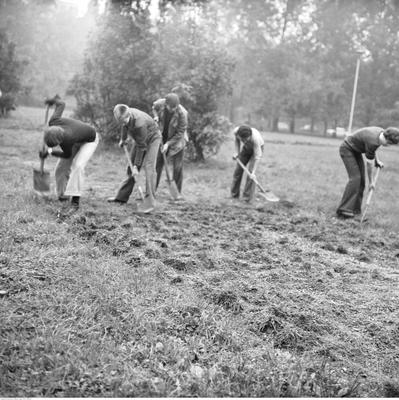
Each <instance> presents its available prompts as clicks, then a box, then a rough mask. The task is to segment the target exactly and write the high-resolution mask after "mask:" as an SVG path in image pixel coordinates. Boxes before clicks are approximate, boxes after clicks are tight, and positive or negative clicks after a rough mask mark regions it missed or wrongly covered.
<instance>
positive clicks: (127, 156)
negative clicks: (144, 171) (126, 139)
mask: <svg viewBox="0 0 399 400" xmlns="http://www.w3.org/2000/svg"><path fill="white" fill-rule="evenodd" d="M123 150H124V151H125V156H126V159H127V162H128V163H129V167H130V171H131V172H132V173H133V164H132V160H131V159H130V154H129V150H128V149H127V148H126V146H125V145H124V146H123ZM136 185H137V190H138V191H139V193H140V197H141V200H144V194H143V191H142V189H141V186H140V185H139V184H138V182H137V180H136Z"/></svg>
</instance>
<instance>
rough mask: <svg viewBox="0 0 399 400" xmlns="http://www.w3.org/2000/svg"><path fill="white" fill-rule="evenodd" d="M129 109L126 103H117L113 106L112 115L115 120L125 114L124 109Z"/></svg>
mask: <svg viewBox="0 0 399 400" xmlns="http://www.w3.org/2000/svg"><path fill="white" fill-rule="evenodd" d="M128 109H129V107H128V106H127V105H126V104H117V105H116V106H115V107H114V117H115V119H116V120H117V121H119V119H120V118H121V117H122V116H124V115H125V114H126V111H127V110H128Z"/></svg>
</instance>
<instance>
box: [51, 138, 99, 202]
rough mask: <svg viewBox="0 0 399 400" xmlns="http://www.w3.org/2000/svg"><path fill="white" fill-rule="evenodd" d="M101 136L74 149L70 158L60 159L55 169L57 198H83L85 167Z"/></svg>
mask: <svg viewBox="0 0 399 400" xmlns="http://www.w3.org/2000/svg"><path fill="white" fill-rule="evenodd" d="M99 139H100V137H99V135H98V133H97V134H96V140H95V141H94V142H90V143H83V144H82V145H81V146H77V147H76V150H75V149H74V151H73V153H72V156H71V157H70V158H60V159H59V160H58V163H57V166H56V167H55V182H56V193H57V196H58V197H59V196H79V197H80V196H81V195H82V190H83V183H84V175H85V167H86V165H87V163H88V161H89V160H90V158H91V156H92V155H93V154H94V152H95V150H96V148H97V146H98V142H99Z"/></svg>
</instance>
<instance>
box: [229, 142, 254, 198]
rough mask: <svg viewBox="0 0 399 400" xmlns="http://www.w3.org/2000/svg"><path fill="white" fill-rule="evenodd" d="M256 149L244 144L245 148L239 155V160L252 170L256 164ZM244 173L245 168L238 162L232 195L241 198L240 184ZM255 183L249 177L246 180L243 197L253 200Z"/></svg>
mask: <svg viewBox="0 0 399 400" xmlns="http://www.w3.org/2000/svg"><path fill="white" fill-rule="evenodd" d="M253 155H254V151H253V148H252V147H249V146H247V145H244V146H243V148H242V149H241V151H240V154H239V155H238V158H239V160H240V161H241V162H242V163H243V164H244V165H245V166H247V164H248V166H247V168H248V169H249V170H250V171H252V168H253V164H254V161H255V160H254V158H253ZM243 173H244V170H243V169H242V168H241V167H240V166H239V165H238V164H237V166H236V168H235V170H234V174H233V183H232V185H231V197H234V198H239V197H240V186H241V180H242V174H243ZM255 187H256V185H255V183H254V181H253V180H252V179H250V178H248V177H247V180H246V182H245V188H244V193H243V197H244V199H245V200H247V201H251V200H252V199H253V197H254V194H255Z"/></svg>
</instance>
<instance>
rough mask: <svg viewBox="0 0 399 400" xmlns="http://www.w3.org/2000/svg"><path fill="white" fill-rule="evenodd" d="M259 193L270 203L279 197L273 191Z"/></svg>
mask: <svg viewBox="0 0 399 400" xmlns="http://www.w3.org/2000/svg"><path fill="white" fill-rule="evenodd" d="M260 195H261V196H262V197H263V198H264V199H265V200H266V201H270V202H272V203H275V202H277V201H279V200H280V199H279V198H278V197H277V196H276V195H275V194H274V193H273V192H262V193H260Z"/></svg>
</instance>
